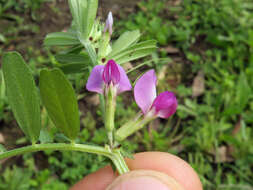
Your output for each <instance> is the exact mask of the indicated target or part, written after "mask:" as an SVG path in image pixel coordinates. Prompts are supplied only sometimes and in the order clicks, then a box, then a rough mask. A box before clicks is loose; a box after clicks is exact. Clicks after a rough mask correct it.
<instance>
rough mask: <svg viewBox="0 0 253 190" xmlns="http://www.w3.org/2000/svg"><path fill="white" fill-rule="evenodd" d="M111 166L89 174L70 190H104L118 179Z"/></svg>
mask: <svg viewBox="0 0 253 190" xmlns="http://www.w3.org/2000/svg"><path fill="white" fill-rule="evenodd" d="M116 176H117V175H116V173H114V172H113V170H112V168H111V167H110V166H106V167H104V168H101V169H99V170H98V171H96V172H95V173H92V174H89V175H88V176H86V177H85V178H84V179H83V180H81V181H79V182H78V183H77V184H75V185H74V186H73V187H72V188H71V189H70V190H83V189H94V190H104V189H105V188H106V187H107V186H108V185H109V184H111V183H112V181H113V180H114V179H115V178H116Z"/></svg>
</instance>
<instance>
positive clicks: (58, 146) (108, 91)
mask: <svg viewBox="0 0 253 190" xmlns="http://www.w3.org/2000/svg"><path fill="white" fill-rule="evenodd" d="M69 5H70V10H71V13H72V16H73V22H72V25H71V27H70V29H69V30H68V31H66V32H56V33H52V34H48V35H47V36H46V38H45V41H44V44H45V46H60V47H63V46H64V47H65V48H64V49H63V51H61V52H60V53H59V54H57V55H56V56H55V59H56V61H57V64H56V65H55V68H53V69H42V70H41V72H40V76H39V86H38V87H39V89H38V88H37V86H36V83H35V80H34V78H33V76H32V73H31V70H30V69H29V67H28V65H27V64H26V63H25V62H24V60H23V58H22V57H21V55H20V54H19V53H17V52H9V53H5V54H4V56H3V59H2V61H3V76H4V81H5V84H6V90H7V97H8V101H9V104H10V106H11V108H12V110H13V113H14V116H15V118H16V120H17V123H18V125H19V126H20V128H21V129H22V131H23V132H24V133H25V135H26V137H27V138H28V139H29V140H30V142H31V143H32V144H31V145H29V146H25V147H22V148H17V149H14V150H9V151H5V150H2V152H1V153H0V159H4V158H7V157H11V156H16V155H20V154H24V153H28V152H36V151H45V150H54V151H81V152H88V153H94V154H98V155H103V156H106V157H108V158H109V159H110V160H111V161H112V162H113V164H114V166H115V167H116V169H117V171H118V173H119V174H123V173H125V172H128V171H129V169H128V167H127V165H126V163H125V160H124V158H123V156H122V152H123V150H122V148H120V146H119V145H120V143H121V142H122V141H123V140H125V139H126V138H127V137H128V136H130V135H132V134H133V133H134V132H136V131H137V130H139V129H141V128H143V127H144V126H145V125H147V124H148V123H149V122H150V121H152V120H153V119H155V118H156V117H160V118H168V117H170V116H171V115H172V114H174V113H175V111H176V108H177V100H176V97H175V95H174V94H173V93H172V92H168V91H166V92H163V93H161V94H159V95H158V96H157V95H156V83H157V79H156V75H155V72H154V70H150V71H147V72H146V73H145V74H143V75H142V76H141V77H139V78H138V80H137V82H136V84H135V86H134V97H135V101H136V103H137V105H138V106H139V107H140V109H141V111H140V112H139V113H138V114H137V116H136V117H135V118H133V119H130V120H129V121H128V122H127V123H126V124H124V125H123V126H115V122H114V120H115V118H114V115H115V111H116V110H115V109H116V103H117V102H116V97H117V96H119V95H121V94H122V93H123V92H125V91H130V90H131V89H132V85H131V82H130V80H129V78H128V76H127V74H126V72H125V70H124V69H123V67H122V66H121V65H122V64H124V63H126V62H129V61H132V60H136V59H138V58H142V57H145V56H147V55H150V54H151V53H152V52H153V51H154V50H155V49H156V42H155V41H154V40H148V41H144V42H138V40H139V37H140V32H139V31H128V32H125V33H123V34H122V35H121V36H120V37H119V38H118V39H117V40H116V41H115V42H113V43H112V42H111V35H112V34H113V17H112V13H111V12H110V13H109V15H108V18H107V20H106V22H105V23H102V22H101V21H100V20H99V19H96V13H97V7H98V1H97V0H69ZM137 67H139V66H138V65H137ZM132 70H133V69H132ZM90 71H91V72H90ZM77 72H78V73H85V72H90V75H89V78H88V81H87V84H86V89H87V90H88V91H92V92H96V93H99V95H100V103H101V110H102V115H103V121H104V126H105V128H106V130H107V136H108V143H107V144H105V145H104V146H97V145H90V144H87V142H83V143H82V144H77V143H76V138H77V136H78V133H79V131H80V118H79V110H78V103H77V97H76V94H75V92H74V89H73V87H72V85H71V83H70V82H69V81H68V79H67V77H66V75H65V74H73V73H77ZM41 103H42V105H43V106H44V107H45V108H46V110H47V113H48V115H49V117H50V118H51V120H52V121H53V123H54V125H55V126H56V127H57V128H58V129H59V131H61V132H62V133H63V134H64V136H65V137H66V139H68V142H67V143H66V142H62V143H45V142H43V140H41V138H40V135H41V128H42V127H41V114H40V112H41V111H40V109H41ZM85 143H86V144H85Z"/></svg>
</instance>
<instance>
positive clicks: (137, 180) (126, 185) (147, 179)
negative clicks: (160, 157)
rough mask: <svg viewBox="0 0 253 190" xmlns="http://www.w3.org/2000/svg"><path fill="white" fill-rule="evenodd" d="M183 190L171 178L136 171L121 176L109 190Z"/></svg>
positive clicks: (160, 174) (150, 172)
mask: <svg viewBox="0 0 253 190" xmlns="http://www.w3.org/2000/svg"><path fill="white" fill-rule="evenodd" d="M129 189H131V190H183V188H182V187H181V186H180V185H179V184H178V183H177V182H176V181H175V180H174V179H173V178H171V177H169V176H167V175H166V174H164V173H160V172H157V171H150V170H135V171H131V172H129V173H127V174H124V175H122V176H119V177H118V178H117V179H116V180H115V181H114V182H113V183H112V184H111V185H110V186H109V187H108V188H107V190H129Z"/></svg>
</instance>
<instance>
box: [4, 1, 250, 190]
mask: <svg viewBox="0 0 253 190" xmlns="http://www.w3.org/2000/svg"><path fill="white" fill-rule="evenodd" d="M0 2H1V1H0ZM42 3H43V2H41V4H40V5H39V6H43V4H42ZM13 6H14V7H15V6H17V4H15V3H14V5H13ZM22 6H23V5H22ZM34 6H35V5H34ZM15 9H16V8H15ZM17 10H19V8H17ZM25 10H26V9H21V14H23V13H24V12H25ZM30 10H33V11H34V14H38V13H37V12H36V10H38V9H33V8H32V7H30ZM252 10H253V4H252V2H251V1H247V0H220V1H218V2H217V1H215V0H203V1H198V0H182V1H168V0H167V1H165V0H163V1H159V2H158V1H155V0H148V1H145V2H144V1H143V2H140V3H138V6H137V10H136V12H135V13H132V14H131V15H129V16H128V17H127V18H121V19H120V20H118V21H117V20H116V21H115V23H116V28H115V31H118V32H116V35H117V34H118V33H120V32H122V31H125V30H133V29H140V30H141V31H142V33H143V38H144V39H156V40H157V41H158V43H159V46H161V48H160V49H159V50H158V52H157V53H156V54H154V55H153V58H156V57H162V58H164V57H170V58H171V62H170V63H168V64H159V63H158V64H150V65H149V67H155V68H156V69H157V70H158V72H159V77H158V78H159V87H158V88H159V91H162V90H164V89H167V90H173V91H175V92H176V94H177V97H178V99H179V108H178V111H177V114H176V116H175V117H173V118H172V119H170V120H168V121H167V120H156V121H155V122H154V123H152V124H150V125H149V126H148V129H143V130H142V131H140V132H138V134H137V135H136V136H135V137H131V138H130V139H129V141H126V142H124V145H123V146H125V147H127V149H128V150H129V151H130V152H133V151H135V152H140V151H149V150H157V151H164V152H171V153H173V154H176V155H178V156H180V157H181V158H183V159H185V160H186V161H188V162H189V163H190V164H191V166H192V167H193V168H194V169H195V170H196V171H197V173H198V174H199V176H200V179H201V181H202V183H203V185H204V189H218V190H234V189H237V190H238V189H239V190H248V189H252V188H253V182H252V179H253V173H252V169H253V148H252V144H253V119H252V113H253V103H252V102H253V101H252V100H253V95H252V91H253V79H252V74H253V30H252V28H253V19H252V18H253V11H252ZM7 13H8V14H9V12H8V11H7V12H5V14H7ZM24 14H25V13H24ZM26 14H27V13H26ZM28 14H30V13H28ZM1 18H3V17H1ZM18 20H19V19H17V20H16V21H15V22H17V23H18V22H19V21H18ZM59 30H61V29H59ZM35 33H36V31H35ZM2 35H3V36H7V38H8V36H9V35H8V34H7V33H3V34H2ZM17 35H20V34H19V32H17ZM16 37H17V38H18V36H16ZM6 40H7V42H10V44H11V41H9V39H6ZM2 46H5V44H2ZM31 55H32V56H31V57H33V59H31V61H30V64H31V65H34V66H33V70H34V73H35V75H36V73H38V69H39V68H40V66H41V65H50V64H51V63H50V62H51V61H52V60H53V58H52V55H51V54H50V53H48V52H47V51H39V52H37V53H35V51H31ZM86 77H87V76H86ZM72 81H73V84H74V86H75V87H76V91H77V92H78V93H79V94H82V96H84V99H82V100H81V101H80V105H83V104H84V103H85V102H87V101H88V98H89V97H90V96H91V95H90V94H87V93H86V92H84V91H83V89H82V86H83V84H84V83H85V77H83V76H80V75H76V76H74V77H72ZM1 89H2V85H1V88H0V92H1ZM0 99H1V100H2V99H3V100H4V101H3V102H4V104H1V105H0V114H1V116H0V118H1V119H2V121H3V122H2V123H4V124H3V125H4V126H6V125H7V126H9V125H10V121H11V120H12V119H11V118H12V117H10V114H8V104H7V102H6V100H5V99H6V98H5V97H4V95H2V93H1V97H0ZM1 102H2V101H1ZM126 102H127V104H126ZM93 109H94V105H89V109H88V108H85V110H83V109H81V111H82V112H83V115H84V116H85V117H84V118H83V119H82V126H83V129H82V131H81V133H80V135H79V138H80V141H82V142H85V141H91V142H92V143H97V144H103V143H104V141H105V138H104V135H105V131H104V130H103V129H101V128H99V126H100V125H101V121H100V120H97V119H96V118H97V117H98V116H99V114H100V113H99V112H94V110H93ZM136 110H137V106H136V105H135V104H134V103H130V104H129V100H127V99H126V98H122V97H119V104H118V111H117V118H119V120H118V121H117V124H122V123H124V121H126V120H127V119H128V118H130V117H132V116H134V114H135V112H136ZM84 112H86V113H85V114H84ZM43 118H44V119H43V124H44V126H46V127H49V128H50V129H51V130H50V131H51V132H52V133H53V134H55V133H57V130H56V129H55V128H54V126H53V125H52V123H51V122H50V121H49V120H48V117H47V115H46V113H44V114H43ZM2 128H6V127H2ZM2 131H3V130H1V128H0V132H1V133H4V131H3V132H2ZM61 139H62V137H61V136H57V138H56V139H55V141H57V140H58V141H59V140H61ZM19 143H21V144H25V143H26V140H25V139H24V138H21V137H20V139H19V141H17V142H15V143H13V144H14V145H13V144H12V146H19V145H18V144H19ZM34 156H35V157H33V156H32V155H30V154H29V155H25V156H23V159H17V160H12V161H8V162H7V164H6V166H5V167H4V169H2V170H3V175H1V176H0V184H1V185H0V189H7V188H8V189H10V190H12V189H13V190H14V189H21V190H23V189H24V190H26V189H43V190H46V189H53V190H58V189H67V188H68V187H69V186H70V185H72V184H74V183H75V182H76V181H78V180H80V179H81V178H82V177H83V176H84V175H86V174H88V173H91V172H94V171H95V170H97V169H98V168H99V167H102V166H103V165H105V164H107V163H108V161H107V160H103V158H100V157H98V158H97V157H94V156H91V155H84V154H79V153H53V152H46V153H38V154H35V155H34ZM73 158H75V159H73ZM94 159H96V160H95V161H94ZM43 160H46V161H43ZM13 162H14V163H15V164H16V165H17V166H13ZM11 163H12V164H11ZM34 168H36V170H34ZM24 173H25V175H23V174H24ZM12 179H15V180H14V181H13V180H12ZM21 184H22V185H21Z"/></svg>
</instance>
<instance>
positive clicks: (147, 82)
mask: <svg viewBox="0 0 253 190" xmlns="http://www.w3.org/2000/svg"><path fill="white" fill-rule="evenodd" d="M156 83H157V78H156V75H155V71H154V70H150V71H148V72H146V73H145V74H144V75H142V76H141V77H140V78H139V79H138V81H137V82H136V85H135V87H134V98H135V101H136V103H137V105H138V106H139V107H140V108H141V110H142V112H143V114H144V115H149V116H157V117H161V118H168V117H170V116H171V115H173V114H174V113H175V112H176V109H177V99H176V97H175V95H174V93H173V92H168V91H165V92H163V93H161V94H159V95H158V96H156Z"/></svg>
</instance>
